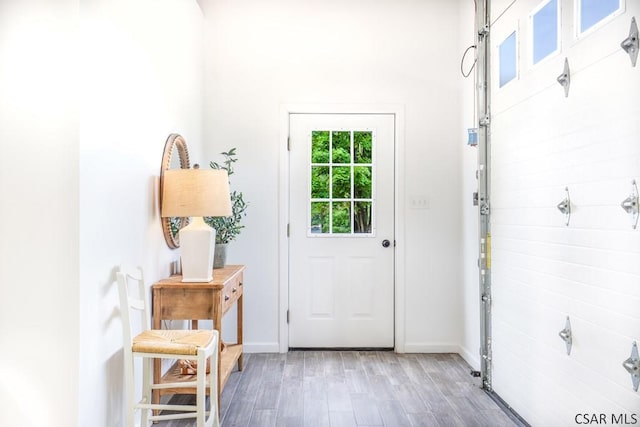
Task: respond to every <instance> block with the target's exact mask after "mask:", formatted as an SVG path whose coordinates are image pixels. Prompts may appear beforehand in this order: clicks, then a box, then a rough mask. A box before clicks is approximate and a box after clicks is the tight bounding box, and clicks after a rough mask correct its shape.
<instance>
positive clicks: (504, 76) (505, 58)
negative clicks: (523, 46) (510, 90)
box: [498, 31, 518, 87]
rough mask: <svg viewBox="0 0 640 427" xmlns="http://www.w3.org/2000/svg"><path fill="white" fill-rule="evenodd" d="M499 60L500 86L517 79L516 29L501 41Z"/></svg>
mask: <svg viewBox="0 0 640 427" xmlns="http://www.w3.org/2000/svg"><path fill="white" fill-rule="evenodd" d="M498 62H499V67H500V87H502V86H504V85H506V84H507V83H509V82H510V81H511V80H513V79H515V78H516V75H517V74H518V61H517V54H516V32H515V31H514V32H513V33H511V35H509V37H507V38H506V39H505V40H504V41H503V42H502V43H500V47H499V49H498Z"/></svg>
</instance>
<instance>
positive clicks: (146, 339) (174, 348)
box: [132, 329, 213, 356]
mask: <svg viewBox="0 0 640 427" xmlns="http://www.w3.org/2000/svg"><path fill="white" fill-rule="evenodd" d="M212 339H213V332H212V331H207V330H197V331H189V330H164V329H162V330H158V329H151V330H147V331H144V332H142V333H140V334H139V335H137V336H136V337H135V338H134V339H133V346H132V350H133V351H134V352H137V353H159V354H176V355H191V356H195V355H197V354H198V348H200V347H206V346H207V345H209V343H210V342H211V340H212Z"/></svg>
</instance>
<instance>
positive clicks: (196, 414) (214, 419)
mask: <svg viewBox="0 0 640 427" xmlns="http://www.w3.org/2000/svg"><path fill="white" fill-rule="evenodd" d="M116 276H117V278H118V291H119V294H120V311H121V313H122V324H123V340H124V376H125V386H126V402H127V403H126V406H127V407H126V425H127V427H133V426H134V425H135V424H134V419H135V412H136V410H140V411H141V425H142V426H144V427H147V426H148V425H149V421H161V420H174V419H183V418H195V419H196V425H197V426H198V427H210V426H215V427H218V426H219V420H218V399H217V396H218V379H217V377H216V375H217V369H211V374H210V378H207V377H208V375H207V374H206V369H204V367H205V366H206V360H207V358H208V357H210V358H211V360H210V363H211V366H212V367H215V366H218V351H217V349H218V340H219V336H218V331H216V330H164V329H162V330H152V329H149V312H148V307H149V304H148V299H149V298H148V296H147V290H146V289H145V286H144V278H143V274H142V270H141V269H139V268H138V269H135V270H132V271H129V270H125V269H123V268H121V269H120V271H119V272H118V273H116ZM130 282H131V283H133V282H136V283H137V292H138V296H137V297H133V296H130V294H129V292H130V289H129V283H130ZM134 310H135V311H137V312H138V314H140V315H141V316H142V323H141V325H142V329H143V330H142V332H140V333H139V334H137V335H134V334H133V333H132V318H133V316H132V315H133V314H134V313H135V311H134ZM135 357H140V358H142V371H143V378H142V398H141V399H140V400H139V401H136V397H135V390H134V358H135ZM156 358H160V359H185V360H194V361H196V363H197V366H198V367H199V368H200V367H202V369H198V370H197V374H196V380H195V381H185V382H176V383H164V384H154V383H153V361H154V359H156ZM177 387H180V388H182V387H184V388H194V387H195V389H196V404H195V405H169V404H159V403H158V404H153V403H152V402H151V396H152V391H153V390H157V389H167V388H177ZM207 388H210V390H209V395H210V399H209V402H210V406H211V408H210V411H208V412H207V411H206V410H205V401H206V389H207ZM153 410H156V411H157V412H158V413H159V411H160V410H171V411H178V412H179V413H176V414H170V415H153V413H152V412H151V411H153ZM207 413H208V417H207Z"/></svg>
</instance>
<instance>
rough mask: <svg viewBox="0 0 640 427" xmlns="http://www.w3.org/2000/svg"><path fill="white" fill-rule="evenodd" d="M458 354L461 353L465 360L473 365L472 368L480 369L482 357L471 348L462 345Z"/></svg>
mask: <svg viewBox="0 0 640 427" xmlns="http://www.w3.org/2000/svg"><path fill="white" fill-rule="evenodd" d="M458 354H460V357H462V358H463V359H464V361H465V362H467V363H468V364H469V366H471V368H473V369H474V370H476V371H479V370H480V357H479V356H478V355H476V354H473V353H472V352H470V351H469V349H467V348H464V347H460V352H459V353H458Z"/></svg>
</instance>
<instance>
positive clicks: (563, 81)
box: [556, 58, 571, 98]
mask: <svg viewBox="0 0 640 427" xmlns="http://www.w3.org/2000/svg"><path fill="white" fill-rule="evenodd" d="M556 80H557V81H558V83H560V85H561V86H562V87H563V88H564V97H565V98H567V97H568V96H569V86H571V70H569V58H564V70H563V71H562V74H560V75H559V76H558V78H557V79H556Z"/></svg>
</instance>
